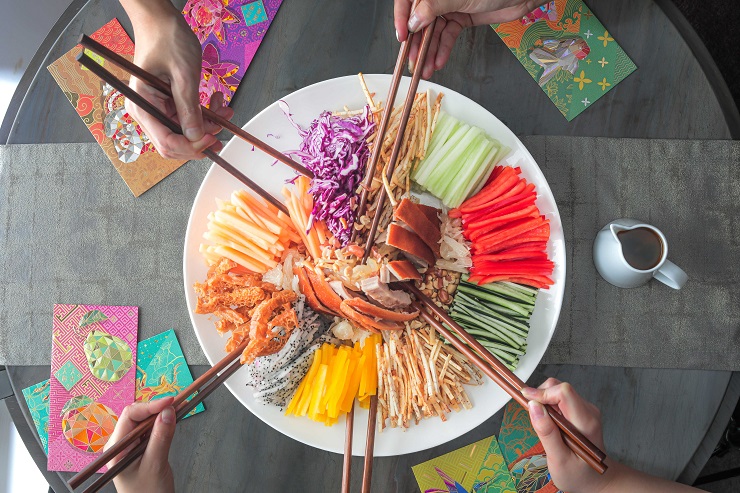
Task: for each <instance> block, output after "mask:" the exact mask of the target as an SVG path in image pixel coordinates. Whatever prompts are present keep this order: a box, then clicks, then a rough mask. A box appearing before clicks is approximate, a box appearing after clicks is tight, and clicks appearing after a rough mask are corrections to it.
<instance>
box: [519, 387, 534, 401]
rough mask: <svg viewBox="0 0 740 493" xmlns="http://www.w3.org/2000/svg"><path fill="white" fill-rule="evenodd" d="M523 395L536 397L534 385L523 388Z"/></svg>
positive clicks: (531, 397) (529, 397)
mask: <svg viewBox="0 0 740 493" xmlns="http://www.w3.org/2000/svg"><path fill="white" fill-rule="evenodd" d="M522 395H523V396H524V397H526V398H527V399H534V396H536V395H537V391H536V390H535V389H533V388H532V387H524V388H523V389H522Z"/></svg>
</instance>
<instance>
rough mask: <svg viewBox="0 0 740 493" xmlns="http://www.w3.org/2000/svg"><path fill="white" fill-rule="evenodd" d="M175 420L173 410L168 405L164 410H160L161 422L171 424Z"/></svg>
mask: <svg viewBox="0 0 740 493" xmlns="http://www.w3.org/2000/svg"><path fill="white" fill-rule="evenodd" d="M174 422H175V410H174V409H173V408H172V407H171V406H170V407H165V408H164V410H162V423H165V424H168V425H171V424H172V423H174Z"/></svg>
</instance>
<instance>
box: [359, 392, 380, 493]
mask: <svg viewBox="0 0 740 493" xmlns="http://www.w3.org/2000/svg"><path fill="white" fill-rule="evenodd" d="M377 416H378V396H377V395H373V396H371V397H370V410H369V412H368V415H367V438H366V439H365V464H364V467H363V471H362V493H370V483H371V482H372V479H373V456H374V454H375V424H376V423H377V420H378V418H377Z"/></svg>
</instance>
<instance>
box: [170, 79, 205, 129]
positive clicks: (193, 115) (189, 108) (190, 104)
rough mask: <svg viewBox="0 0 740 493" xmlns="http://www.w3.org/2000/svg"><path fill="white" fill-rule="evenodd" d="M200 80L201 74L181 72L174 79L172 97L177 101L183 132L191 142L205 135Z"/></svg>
mask: <svg viewBox="0 0 740 493" xmlns="http://www.w3.org/2000/svg"><path fill="white" fill-rule="evenodd" d="M199 81H200V74H198V76H197V77H192V76H190V75H189V74H179V75H177V76H175V77H173V80H172V99H173V100H174V101H175V108H176V109H177V118H178V120H179V121H180V126H181V127H182V132H183V134H184V135H185V137H186V138H187V139H188V140H189V141H190V142H197V141H198V140H200V139H202V138H203V136H204V135H205V130H204V128H203V115H202V113H201V111H200V95H199V94H198V84H199Z"/></svg>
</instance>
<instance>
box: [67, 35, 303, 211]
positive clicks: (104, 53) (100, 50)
mask: <svg viewBox="0 0 740 493" xmlns="http://www.w3.org/2000/svg"><path fill="white" fill-rule="evenodd" d="M80 44H82V45H83V46H84V47H85V48H86V49H89V50H91V51H93V52H95V53H97V54H98V55H100V56H101V57H103V58H104V59H105V60H108V61H110V62H111V63H113V64H114V65H117V66H118V67H120V68H122V69H124V70H126V71H128V72H129V73H131V74H132V75H133V76H134V77H137V78H139V79H141V80H144V81H146V82H147V83H149V84H151V85H152V87H154V88H155V89H157V90H159V91H161V92H162V93H164V94H165V95H168V96H169V95H171V94H172V93H171V91H170V88H169V86H167V84H166V83H165V82H164V81H162V80H161V79H158V78H157V77H154V76H153V75H151V74H150V73H148V72H146V71H145V70H143V69H141V68H140V67H137V66H136V65H134V64H133V63H131V62H129V61H128V60H126V59H125V58H123V57H121V56H119V55H117V54H116V53H114V52H112V51H111V50H109V49H107V48H106V47H104V46H102V45H101V44H100V43H97V42H96V41H94V40H93V39H90V38H88V37H87V36H85V35H83V36H82V37H81V39H80ZM77 61H79V62H80V64H82V65H83V66H84V67H86V68H87V69H88V70H90V72H92V73H94V74H95V75H97V76H98V77H100V78H101V79H102V80H104V81H105V82H107V83H108V84H109V85H110V86H111V87H113V88H114V89H116V90H117V91H119V92H120V93H121V94H123V95H124V96H125V97H126V98H127V99H129V100H130V101H132V102H133V103H134V104H136V105H138V106H140V107H141V108H142V109H143V110H144V111H146V112H147V113H149V114H150V115H152V116H153V117H154V118H156V119H157V120H158V121H159V122H160V123H162V124H163V125H165V126H166V127H167V128H169V129H170V130H171V131H172V132H174V133H177V134H182V133H183V129H182V128H181V127H180V125H179V124H178V123H177V122H176V121H174V120H173V119H171V118H170V117H168V116H167V115H166V114H164V113H163V112H162V111H161V110H160V109H159V108H157V107H156V106H155V105H153V104H152V103H151V102H149V101H148V100H147V99H146V98H144V97H143V96H141V95H140V94H139V93H137V92H136V91H134V90H133V89H131V88H130V87H129V86H128V85H127V84H126V83H125V82H123V81H121V80H119V79H118V78H117V77H116V76H114V75H113V74H112V73H110V72H109V71H108V70H107V69H105V68H104V67H103V66H101V65H100V64H98V63H97V62H95V61H94V60H93V59H92V58H90V57H89V56H87V55H86V54H85V52H84V51H82V52H81V53H80V54H79V55H77ZM201 110H202V111H203V114H204V116H206V117H207V118H209V119H212V120H213V121H215V122H216V123H218V124H220V125H223V126H224V128H226V129H228V130H231V131H232V132H233V133H234V134H235V135H237V136H238V137H240V138H242V139H244V140H246V141H247V142H249V143H250V144H252V145H253V146H254V147H256V148H258V149H260V150H262V151H263V152H265V153H266V154H268V155H270V156H271V157H274V158H275V159H277V160H279V161H281V162H283V163H285V164H287V165H288V166H290V167H292V168H293V169H295V170H296V171H298V172H300V173H302V174H304V175H306V176H308V177H311V178H312V177H313V173H312V172H311V171H309V170H308V169H306V168H305V167H304V166H302V165H300V164H298V163H296V162H295V161H293V160H292V159H290V158H289V157H287V156H285V155H284V154H282V153H281V152H280V151H277V150H276V149H274V148H272V147H271V146H269V145H268V144H266V143H264V142H262V141H261V140H259V139H257V138H255V137H254V136H252V135H250V134H249V133H247V132H245V131H244V130H242V129H240V128H239V127H237V126H236V125H234V124H233V123H231V122H229V121H228V120H225V119H224V118H222V117H221V116H219V115H218V114H216V113H214V112H212V111H211V110H208V109H207V108H201ZM203 154H204V155H205V156H206V157H208V158H209V159H211V160H212V161H213V162H215V163H216V164H218V165H219V166H221V167H222V168H224V169H225V170H226V171H228V172H229V173H231V174H232V175H233V176H234V177H235V178H237V179H238V180H239V181H241V182H242V183H244V184H245V185H246V186H247V187H249V188H250V189H251V190H253V191H254V192H256V193H257V194H258V195H260V196H261V197H262V198H263V199H265V200H266V201H268V202H270V203H271V204H272V205H274V206H275V207H277V208H278V209H279V210H281V211H283V212H284V213H285V214H286V215H287V214H288V210H287V208H286V207H285V204H283V202H282V201H281V200H278V199H276V198H274V197H273V196H272V195H270V194H269V193H268V192H267V191H265V190H264V189H262V187H260V186H259V185H257V184H256V183H255V182H254V181H252V180H251V179H250V178H248V177H247V176H246V175H244V174H243V173H242V172H240V171H239V170H237V169H236V168H235V167H234V166H232V165H231V164H230V163H229V162H227V161H226V160H225V159H224V158H222V157H221V156H219V155H218V154H217V153H216V152H215V151H213V150H211V149H205V150H204V151H203Z"/></svg>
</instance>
